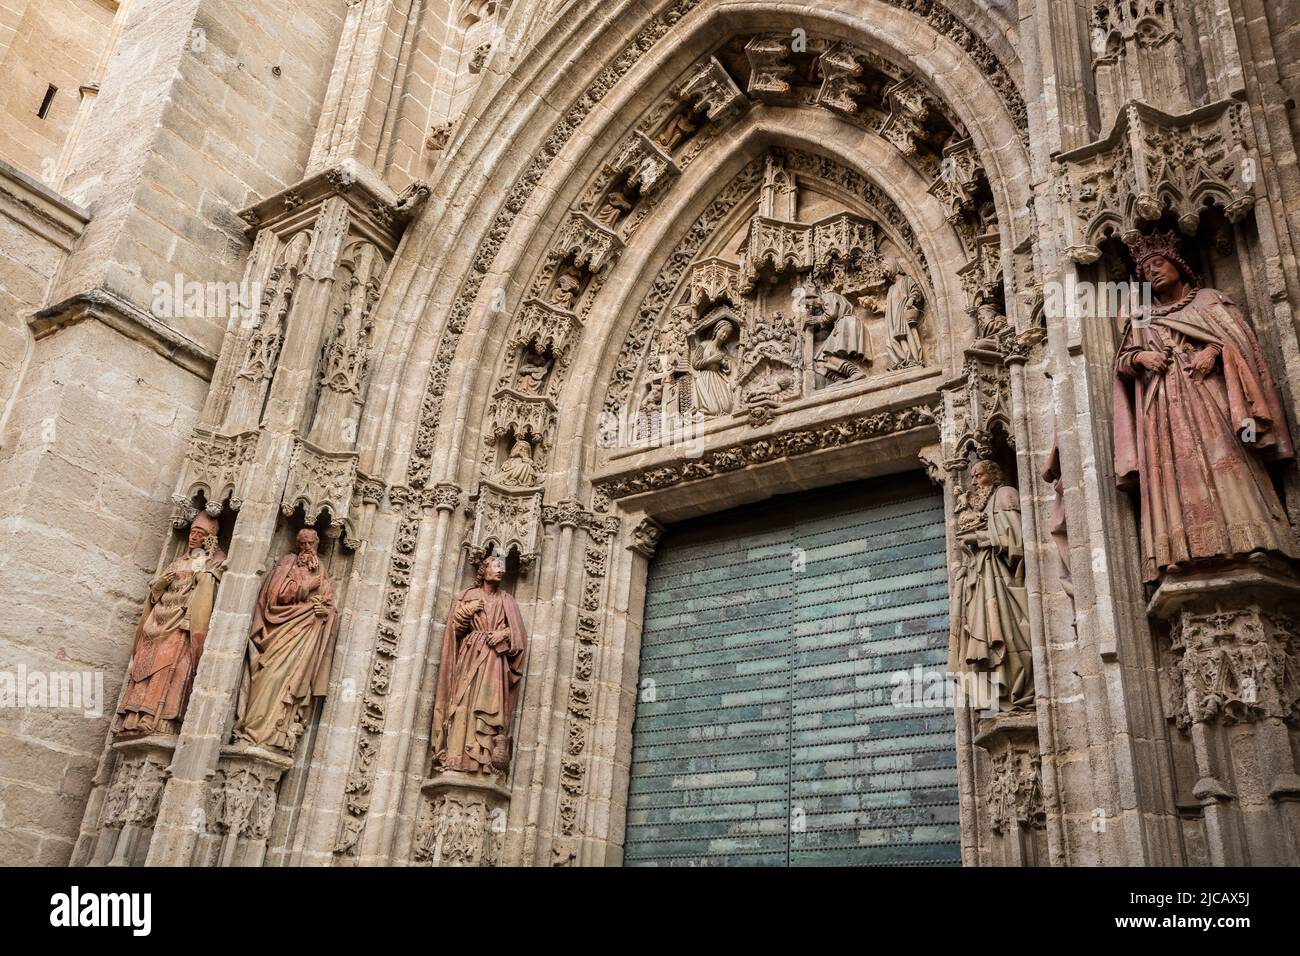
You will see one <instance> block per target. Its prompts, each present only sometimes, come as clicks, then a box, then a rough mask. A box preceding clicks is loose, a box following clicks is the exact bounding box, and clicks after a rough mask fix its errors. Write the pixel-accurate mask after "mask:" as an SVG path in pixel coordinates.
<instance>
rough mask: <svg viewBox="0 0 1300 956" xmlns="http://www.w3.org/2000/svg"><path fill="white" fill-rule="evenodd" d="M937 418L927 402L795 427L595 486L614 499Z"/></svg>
mask: <svg viewBox="0 0 1300 956" xmlns="http://www.w3.org/2000/svg"><path fill="white" fill-rule="evenodd" d="M935 421H936V419H935V410H934V409H933V408H930V407H929V406H927V405H914V406H911V407H910V408H902V409H896V410H893V411H884V412H875V413H872V414H869V415H863V416H860V417H858V418H850V419H846V420H844V421H840V422H836V423H834V424H830V425H818V426H813V427H809V428H799V429H794V430H792V431H788V432H784V433H781V434H777V435H773V436H771V437H770V438H766V439H760V440H757V441H751V442H745V443H741V444H737V445H732V446H730V447H727V448H723V449H719V450H717V451H710V452H705V453H704V454H703V455H702V456H701V457H699V458H698V459H693V460H689V459H688V460H679V461H674V462H672V463H669V464H665V465H663V466H661V467H657V468H652V469H650V470H647V471H642V472H638V473H636V474H631V475H620V476H617V477H613V478H607V479H605V480H603V481H600V482H598V483H597V486H598V488H599V489H600V490H601V491H603V492H604V493H605V494H607V495H609V497H610V498H625V497H627V496H628V495H635V494H640V493H642V492H646V491H655V490H658V489H661V488H668V487H671V486H673V485H676V484H679V483H681V482H684V481H695V480H697V479H700V478H708V477H711V476H713V475H717V474H723V473H725V472H728V471H736V470H737V469H740V468H745V467H748V466H750V465H759V464H763V463H765V462H769V461H776V460H778V459H781V458H789V457H793V456H796V455H803V454H807V453H808V452H813V451H820V450H822V449H825V448H837V447H841V446H843V445H850V444H853V443H855V442H859V441H868V440H870V439H872V438H878V437H880V436H882V435H891V434H896V433H898V432H904V431H910V430H912V429H913V428H924V427H926V426H928V425H934V424H935Z"/></svg>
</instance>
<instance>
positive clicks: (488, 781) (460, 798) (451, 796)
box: [414, 772, 510, 866]
mask: <svg viewBox="0 0 1300 956" xmlns="http://www.w3.org/2000/svg"><path fill="white" fill-rule="evenodd" d="M421 790H422V796H421V806H420V819H419V822H418V824H417V826H416V831H415V853H414V858H415V864H416V865H417V866H496V865H497V863H499V862H500V860H501V847H502V844H503V842H504V841H505V835H506V814H507V811H508V809H509V806H510V791H509V790H507V789H506V788H505V786H504V785H503V784H502V782H501V781H500V779H498V778H496V777H476V776H473V775H471V774H465V773H454V772H447V773H440V774H438V775H437V776H436V777H433V778H431V779H429V780H426V781H425V782H424V786H423V787H422V788H421Z"/></svg>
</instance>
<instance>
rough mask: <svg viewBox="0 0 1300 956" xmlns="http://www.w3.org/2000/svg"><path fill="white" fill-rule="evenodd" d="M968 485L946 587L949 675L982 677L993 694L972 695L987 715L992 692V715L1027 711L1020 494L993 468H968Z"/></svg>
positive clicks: (1030, 685)
mask: <svg viewBox="0 0 1300 956" xmlns="http://www.w3.org/2000/svg"><path fill="white" fill-rule="evenodd" d="M970 482H971V491H970V492H969V500H968V504H969V510H968V511H967V512H966V516H965V517H964V519H963V520H962V521H961V522H960V523H959V525H958V538H959V540H960V542H961V544H962V546H963V548H964V549H965V556H964V558H963V561H962V566H961V571H960V573H959V574H958V575H957V578H956V581H955V585H954V594H955V595H956V596H957V600H956V601H955V602H954V606H953V615H952V628H953V639H952V642H951V645H950V650H951V653H950V660H949V669H950V670H951V671H952V672H953V673H958V672H966V673H971V674H977V675H988V680H989V682H990V684H992V685H994V687H980V696H981V698H982V699H980V700H978V701H976V703H977V704H978V706H981V707H988V708H990V709H992V706H993V703H994V688H995V689H996V702H997V709H998V710H999V711H1009V710H1015V709H1021V708H1027V707H1031V706H1032V705H1033V702H1034V664H1033V653H1032V651H1031V649H1030V643H1029V598H1028V593H1027V591H1026V589H1025V549H1024V537H1023V532H1022V530H1021V523H1020V493H1019V492H1018V491H1016V489H1015V488H1014V487H1012V486H1011V485H1010V484H1008V483H1007V480H1006V478H1005V477H1004V475H1003V472H1002V468H1001V467H1000V466H999V465H998V464H997V462H994V461H988V460H983V459H982V460H980V461H977V462H976V463H975V464H974V465H972V466H971V469H970ZM985 692H987V697H984V693H985Z"/></svg>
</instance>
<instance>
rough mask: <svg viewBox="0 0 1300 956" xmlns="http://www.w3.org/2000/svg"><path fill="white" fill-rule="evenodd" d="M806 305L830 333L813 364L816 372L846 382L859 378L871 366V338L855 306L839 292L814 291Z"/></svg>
mask: <svg viewBox="0 0 1300 956" xmlns="http://www.w3.org/2000/svg"><path fill="white" fill-rule="evenodd" d="M806 304H807V307H808V311H809V312H810V313H811V314H812V315H813V317H814V318H815V319H816V320H817V321H819V322H824V323H826V324H827V325H829V326H830V330H831V332H830V335H829V336H827V338H826V341H825V342H823V343H822V347H821V348H820V349H819V350H818V352H817V355H816V357H815V358H814V360H813V361H814V362H815V364H816V367H817V371H819V372H821V373H822V374H823V375H825V376H827V377H831V376H833V377H836V378H841V379H844V380H849V379H855V378H860V377H861V376H862V374H863V368H864V367H865V366H867V365H869V364H870V363H871V338H870V333H869V332H868V331H867V324H866V322H864V321H863V320H862V318H861V317H860V316H859V315H858V314H857V310H855V309H854V308H853V303H852V302H850V301H849V300H848V299H846V298H845V297H844V296H843V295H841V294H840V293H838V292H835V291H832V290H828V291H826V292H818V291H817V290H816V289H814V290H813V291H812V294H811V295H810V296H809V301H808V302H807V303H806Z"/></svg>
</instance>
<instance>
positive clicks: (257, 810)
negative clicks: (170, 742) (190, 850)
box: [194, 744, 293, 866]
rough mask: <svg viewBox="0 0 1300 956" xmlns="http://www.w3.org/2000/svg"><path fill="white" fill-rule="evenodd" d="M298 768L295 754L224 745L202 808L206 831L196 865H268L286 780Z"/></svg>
mask: <svg viewBox="0 0 1300 956" xmlns="http://www.w3.org/2000/svg"><path fill="white" fill-rule="evenodd" d="M292 766H293V758H292V757H289V756H287V755H285V754H281V753H277V752H275V751H272V750H266V749H264V748H262V747H253V746H250V745H248V744H233V745H230V746H227V747H222V748H221V758H220V760H218V762H217V769H216V771H215V772H214V773H213V775H212V778H211V780H210V782H209V784H208V796H207V805H206V806H205V807H204V808H203V810H202V811H201V812H197V811H196V817H197V819H196V820H195V824H196V825H197V826H199V827H200V828H201V829H202V831H203V832H202V834H201V835H200V836H199V839H198V843H197V844H196V845H195V848H194V865H195V866H261V865H262V861H263V860H264V859H265V857H266V840H267V836H268V835H269V834H270V832H271V824H272V822H273V821H274V820H275V800H276V792H277V790H278V789H279V786H280V778H281V777H283V776H284V772H285V771H286V770H288V769H289V768H290V767H292Z"/></svg>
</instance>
